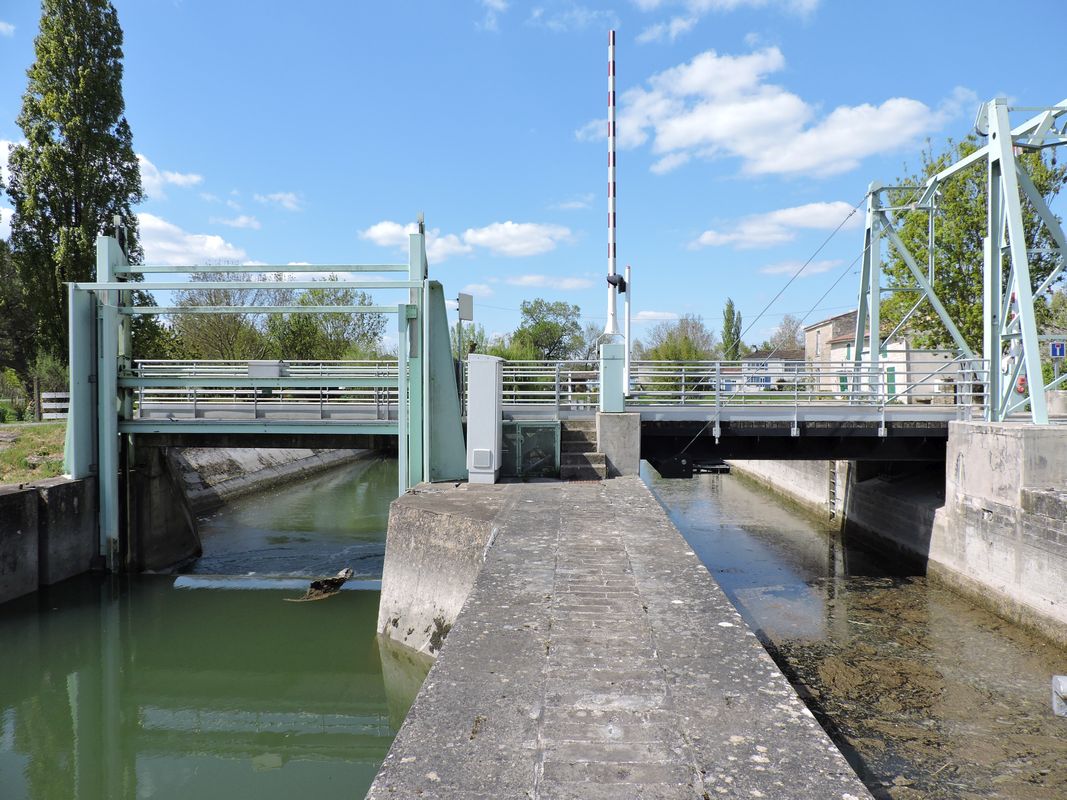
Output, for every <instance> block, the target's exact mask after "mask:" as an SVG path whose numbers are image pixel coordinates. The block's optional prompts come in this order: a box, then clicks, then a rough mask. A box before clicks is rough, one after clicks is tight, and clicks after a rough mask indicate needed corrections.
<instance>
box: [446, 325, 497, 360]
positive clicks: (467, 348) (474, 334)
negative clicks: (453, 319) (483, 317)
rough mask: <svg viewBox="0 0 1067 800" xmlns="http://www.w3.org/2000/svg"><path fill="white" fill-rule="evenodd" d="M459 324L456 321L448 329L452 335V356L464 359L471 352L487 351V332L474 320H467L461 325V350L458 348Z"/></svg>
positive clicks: (488, 343) (488, 344)
mask: <svg viewBox="0 0 1067 800" xmlns="http://www.w3.org/2000/svg"><path fill="white" fill-rule="evenodd" d="M459 325H460V323H459V322H457V323H456V324H455V325H453V326H452V327H451V328H450V329H449V330H450V333H451V337H452V358H455V359H457V360H465V359H466V358H467V356H468V355H469V354H471V353H486V352H488V351H489V346H490V342H489V334H487V333H486V332H485V328H484V327H482V326H481V325H479V324H478V323H476V322H468V323H466V324H464V325H463V352H462V353H461V352H460V348H459Z"/></svg>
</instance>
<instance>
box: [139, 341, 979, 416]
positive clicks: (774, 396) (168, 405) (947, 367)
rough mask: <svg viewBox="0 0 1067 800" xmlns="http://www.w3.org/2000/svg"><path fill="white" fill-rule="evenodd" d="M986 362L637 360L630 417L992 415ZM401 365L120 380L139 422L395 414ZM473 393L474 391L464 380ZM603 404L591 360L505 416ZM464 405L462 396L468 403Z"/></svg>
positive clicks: (202, 367) (175, 373)
mask: <svg viewBox="0 0 1067 800" xmlns="http://www.w3.org/2000/svg"><path fill="white" fill-rule="evenodd" d="M986 370H987V368H986V365H985V363H984V362H982V361H979V360H975V359H964V358H952V357H948V356H946V355H945V354H944V353H935V352H923V351H911V352H910V353H908V354H907V356H906V357H905V356H904V355H903V354H902V355H901V357H900V359H899V360H890V359H887V360H884V361H882V362H881V363H880V364H879V365H878V366H877V367H874V366H871V365H869V364H863V365H860V366H858V367H857V366H854V365H853V364H852V363H851V362H834V363H817V362H810V361H777V360H773V359H772V360H769V361H757V360H754V359H748V360H741V361H633V362H631V366H630V374H631V384H630V392H629V394H628V396H627V399H626V405H627V407H628V408H635V409H640V408H650V409H651V408H667V407H669V408H678V407H683V408H690V407H698V408H699V407H714V408H736V407H747V406H767V407H772V406H773V407H776V408H779V409H781V408H787V407H793V408H800V407H813V406H814V407H817V406H842V405H844V406H858V407H867V408H875V409H885V408H887V407H906V406H912V407H917V408H921V407H924V406H926V407H933V406H949V407H954V408H955V409H957V412H958V414H959V416H961V417H968V418H970V417H972V416H980V415H981V413H982V411H983V410H984V409H985V405H986V397H985V395H984V390H985V383H986V379H987V371H986ZM397 379H398V373H397V362H395V361H277V362H268V361H148V360H145V361H137V362H135V364H134V369H133V370H132V371H130V372H128V373H126V374H125V375H124V376H123V377H121V378H120V380H119V384H120V386H122V387H124V388H126V389H127V390H128V391H129V396H130V406H129V408H130V414H131V416H135V417H166V418H176V419H180V418H194V419H195V418H200V417H206V416H216V415H222V416H241V415H245V416H250V417H252V418H260V417H277V418H284V417H287V416H292V417H301V418H308V417H310V418H318V419H331V418H338V419H340V418H363V419H380V420H388V419H393V418H395V416H396V403H397V382H398V381H397ZM464 384H466V382H464ZM599 395H600V376H599V364H598V362H597V361H595V360H568V361H506V362H504V365H503V396H502V398H501V399H502V403H503V407H504V409H505V413H509V411H512V412H514V411H521V410H523V409H525V410H526V411H527V412H532V413H533V414H535V415H548V416H556V417H559V416H560V415H564V416H566V415H568V414H578V415H582V414H586V413H592V412H594V411H595V410H596V408H597V404H598V401H599ZM465 399H466V398H464V400H465Z"/></svg>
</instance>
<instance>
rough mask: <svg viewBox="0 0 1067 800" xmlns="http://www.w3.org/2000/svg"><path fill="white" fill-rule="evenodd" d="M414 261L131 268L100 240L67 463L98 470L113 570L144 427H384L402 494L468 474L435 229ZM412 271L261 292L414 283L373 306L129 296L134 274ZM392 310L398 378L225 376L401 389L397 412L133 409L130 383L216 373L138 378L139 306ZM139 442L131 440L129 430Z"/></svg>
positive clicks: (73, 367)
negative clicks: (329, 418)
mask: <svg viewBox="0 0 1067 800" xmlns="http://www.w3.org/2000/svg"><path fill="white" fill-rule="evenodd" d="M408 253H409V258H408V263H407V264H333V265H326V266H323V265H285V266H276V267H271V266H258V265H257V266H250V265H249V266H239V267H224V268H222V267H205V266H172V265H165V266H157V265H148V266H140V265H131V264H129V263H128V261H127V259H126V256H125V254H124V253H123V251H122V249H121V247H120V246H119V241H118V239H117V238H114V237H110V236H100V237H98V239H97V278H98V280H97V281H96V282H93V283H76V284H71V285H70V286H69V289H68V297H69V301H70V307H69V314H70V359H71V361H70V375H71V397H70V412H69V416H68V422H67V439H66V452H65V456H64V463H65V469H66V471H67V473H68V474H70V475H71V476H72V477H76V478H83V477H88V476H90V475H94V474H95V475H96V476H97V482H98V488H99V533H100V553H101V554H102V555H103V556H105V558H106V559H107V564H108V567H109V569H118V568H119V567H120V566H121V563H120V559H121V553H120V552H119V529H120V515H121V512H122V507H123V506H122V502H121V498H120V496H119V495H120V488H119V470H120V455H121V443H122V438H121V437H124V436H126V437H135V436H136V435H137V434H139V433H166V432H169V433H193V432H196V433H208V434H212V433H214V434H240V433H278V434H381V435H395V436H397V437H398V445H397V453H398V481H397V487H398V491H399V493H400V494H403V493H404V492H406V491H407V489H408V488H409V487H410V486H412V485H414V484H415V483H418V482H420V481H423V480H459V479H462V478H464V477H466V458H465V446H464V442H463V431H462V422H461V418H460V403H459V397H458V392H457V388H456V383H455V369H454V367H453V363H452V353H451V345H450V343H449V337H448V323H447V319H446V315H445V303H444V293H443V290H442V289H441V285H440V284H439V283H437V282H434V281H430V280H429V279H428V264H427V260H426V237H425V232H424V228H423V226H422V225H421V224H420V230H419V232H418V233H415V234H411V235H410V241H409V248H408ZM321 271H332V272H407V280H396V281H373V280H351V279H350V280H338V281H336V282H333V281H331V282H330V283H325V284H324V283H323V282H321V281H299V280H297V281H270V280H267V281H258V282H257V283H256V288H257V289H301V288H304V289H310V288H360V289H373V290H386V289H406V290H408V300H407V302H403V303H398V304H395V305H367V306H347V305H346V306H256V307H251V306H198V307H189V306H183V307H178V306H147V307H135V306H133V304H132V291H131V285H130V284H129V283H128V282H127V281H126V280H124V278H125V277H126V276H132V275H139V274H156V273H164V274H166V273H175V274H177V273H181V274H190V275H200V274H205V273H219V272H256V273H270V272H321ZM247 286H248V284H247V283H243V282H234V281H210V282H197V281H189V282H166V281H163V282H153V283H151V284H147V285H142V286H140V287H138V288H145V289H153V290H180V289H192V288H216V289H218V288H245V287H247ZM173 313H183V314H247V313H255V314H279V313H282V314H291V313H292V314H321V313H349V314H395V315H396V319H397V328H396V330H397V339H398V344H397V354H398V370H397V375H396V376H395V377H394V376H381V377H370V376H361V377H350V378H343V377H338V376H336V375H333V376H330V375H326V376H322V377H316V376H301V377H285V378H251V377H248V378H245V377H226V378H224V379H223V381H224V382H225V384H226V385H227V386H238V387H243V386H249V387H263V388H287V387H305V388H316V387H332V388H350V387H351V388H355V387H359V388H387V389H394V388H395V389H396V390H397V397H398V402H397V419H396V420H395V421H394V420H368V421H358V420H357V421H346V422H340V421H338V422H322V421H300V420H266V419H261V420H254V421H249V420H195V421H194V420H151V419H135V418H134V417H133V413H132V412H133V390H135V389H142V388H152V387H160V386H174V385H175V384H178V385H179V386H181V387H189V388H194V387H212V386H218V385H219V379H218V378H210V377H186V378H155V377H147V378H146V377H141V376H138V375H137V374H136V373H135V372H134V370H133V365H134V361H133V357H134V354H133V351H132V336H131V320H132V318H133V317H134V316H136V315H142V314H156V315H158V314H173ZM131 445H132V438H131Z"/></svg>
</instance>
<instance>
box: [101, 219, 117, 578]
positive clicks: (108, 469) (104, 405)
mask: <svg viewBox="0 0 1067 800" xmlns="http://www.w3.org/2000/svg"><path fill="white" fill-rule="evenodd" d="M120 255H121V250H120V249H119V243H118V241H117V240H116V239H114V238H112V237H110V236H99V237H97V240H96V276H97V280H98V281H100V282H102V283H111V282H113V281H114V280H115V267H116V266H118V264H119V256H120ZM118 300H119V298H118V292H115V291H105V292H101V297H100V303H99V305H98V307H97V322H98V328H97V336H96V341H97V366H96V377H97V380H96V388H97V420H98V421H97V425H98V429H99V432H100V433H99V437H98V441H97V465H98V468H97V481H98V483H99V495H100V554H101V555H102V556H104V557H105V558H106V560H107V568H108V570H110V571H115V570H116V569H117V568H118V567H119V566H120V555H121V554H120V553H119V508H120V505H119V407H118V363H119V332H120V330H119V322H118Z"/></svg>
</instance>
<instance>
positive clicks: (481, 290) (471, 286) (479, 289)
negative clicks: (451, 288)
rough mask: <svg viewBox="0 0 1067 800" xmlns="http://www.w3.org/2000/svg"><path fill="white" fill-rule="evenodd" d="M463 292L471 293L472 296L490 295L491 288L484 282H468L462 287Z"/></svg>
mask: <svg viewBox="0 0 1067 800" xmlns="http://www.w3.org/2000/svg"><path fill="white" fill-rule="evenodd" d="M460 291H461V292H463V294H469V295H473V296H474V297H492V296H493V289H492V287H490V286H489V285H488V284H485V283H468V284H467V285H466V286H464V287H463V288H462V289H460Z"/></svg>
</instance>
